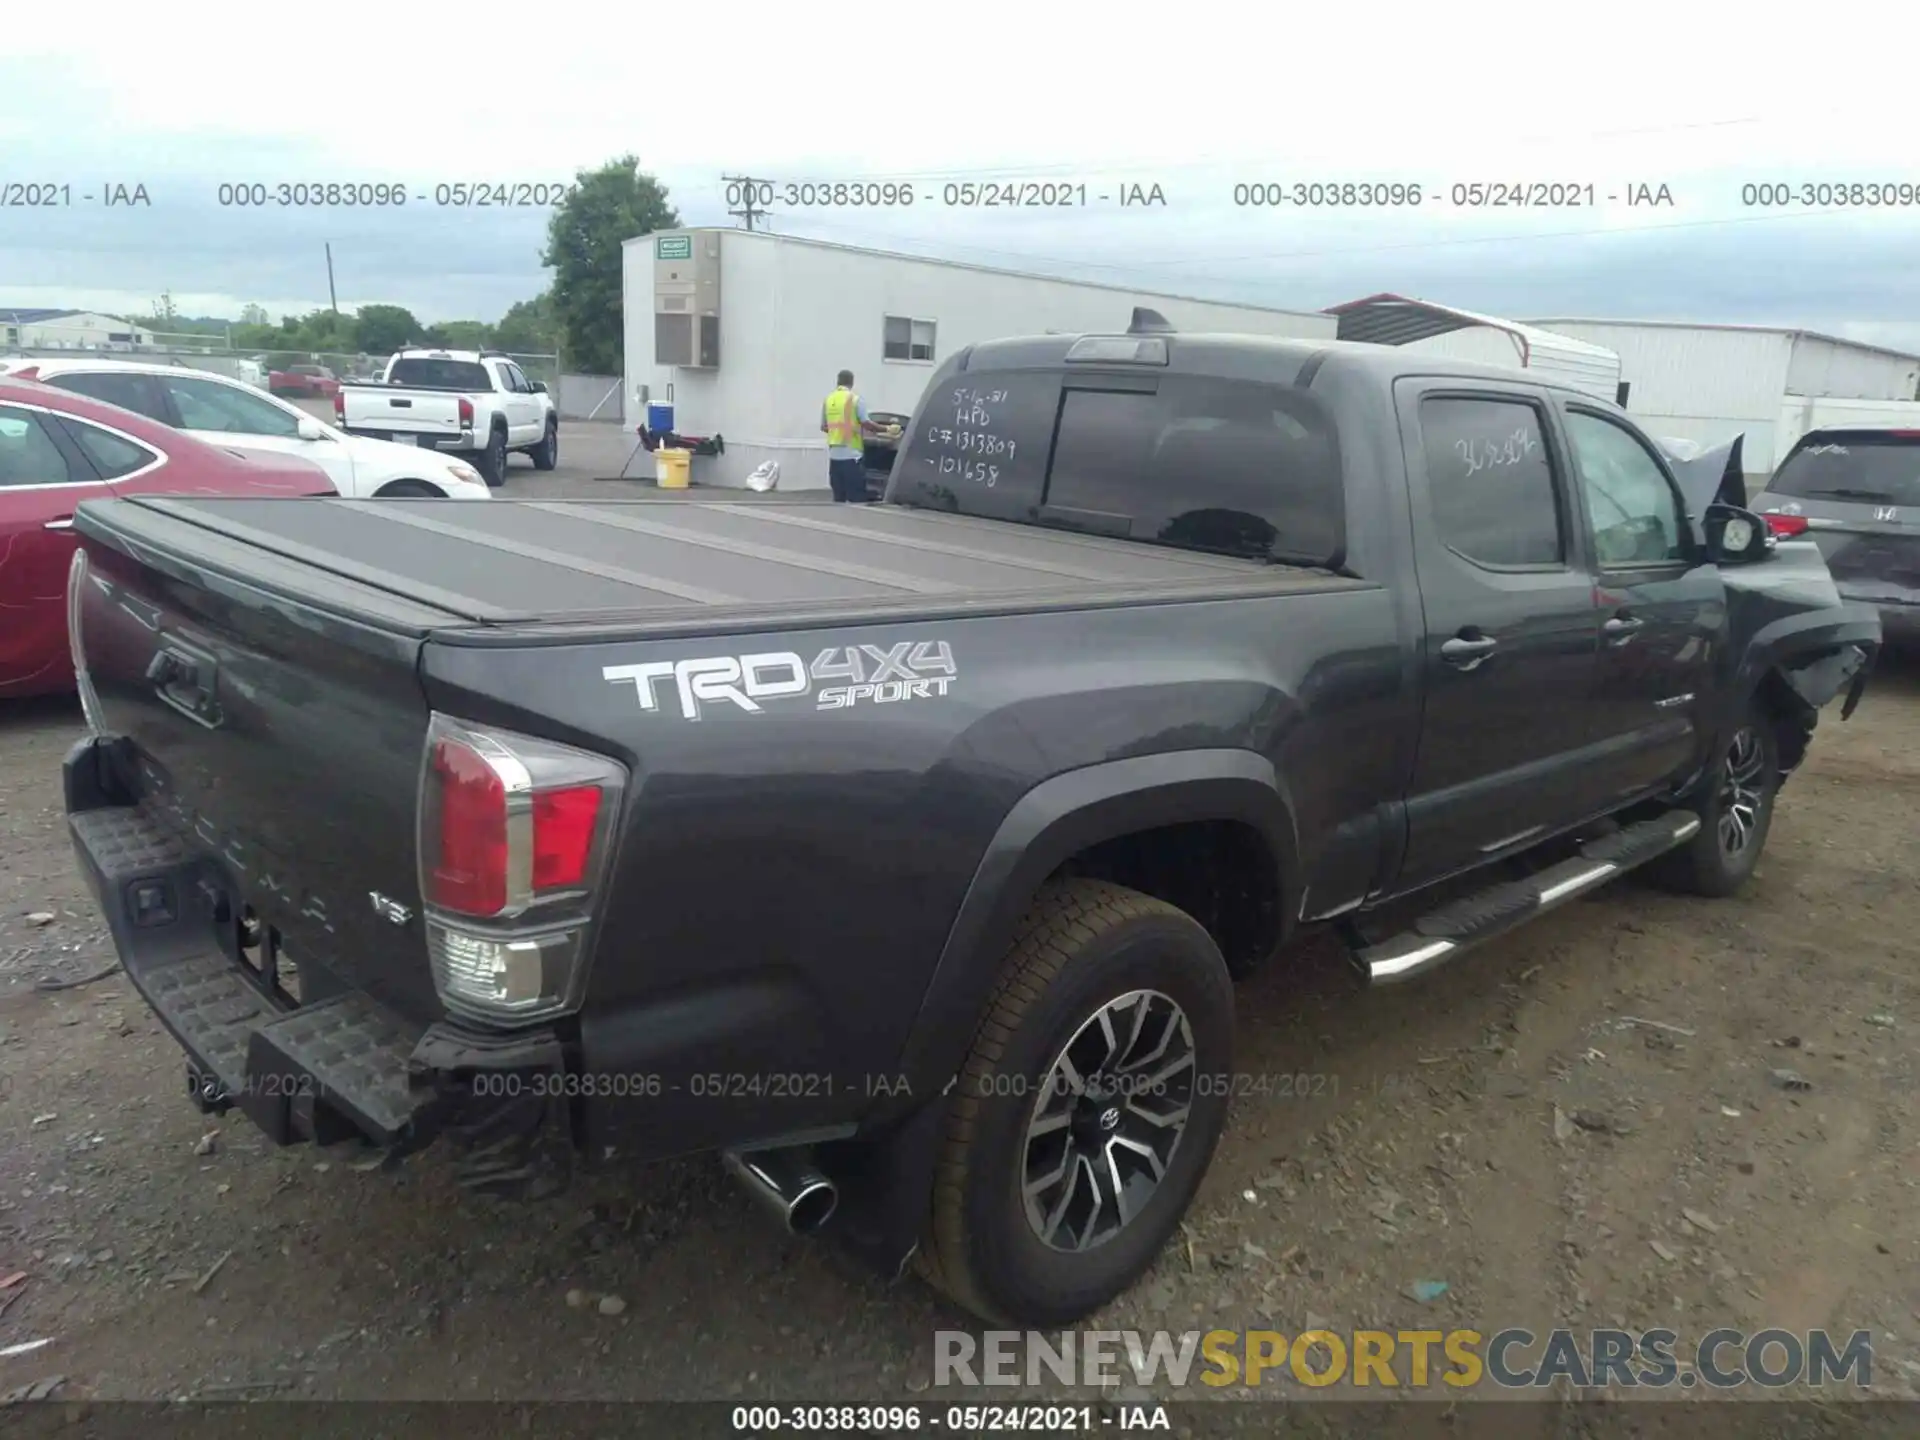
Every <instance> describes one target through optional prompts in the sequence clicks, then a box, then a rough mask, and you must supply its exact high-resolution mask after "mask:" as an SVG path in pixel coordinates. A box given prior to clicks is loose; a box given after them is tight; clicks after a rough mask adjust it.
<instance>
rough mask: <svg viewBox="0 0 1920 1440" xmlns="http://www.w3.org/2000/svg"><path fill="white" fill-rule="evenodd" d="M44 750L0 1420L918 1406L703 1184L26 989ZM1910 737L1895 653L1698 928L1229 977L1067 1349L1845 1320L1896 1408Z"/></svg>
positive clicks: (90, 935)
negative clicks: (214, 1076)
mask: <svg viewBox="0 0 1920 1440" xmlns="http://www.w3.org/2000/svg"><path fill="white" fill-rule="evenodd" d="M78 733H79V725H78V717H77V713H76V711H75V710H74V709H73V708H72V707H71V706H68V705H65V704H30V705H15V706H12V707H10V708H7V709H5V710H0V1308H3V1311H4V1315H3V1318H0V1348H4V1347H5V1346H6V1345H9V1344H12V1343H15V1342H20V1341H25V1340H31V1339H38V1338H41V1337H53V1338H54V1340H55V1343H54V1344H53V1345H51V1346H48V1347H46V1348H45V1349H42V1350H40V1351H38V1352H36V1353H33V1354H31V1355H24V1356H19V1357H16V1358H12V1359H0V1392H4V1391H6V1390H7V1389H9V1388H11V1387H14V1386H17V1385H24V1384H28V1383H31V1382H33V1381H35V1380H38V1379H40V1378H43V1377H50V1376H53V1375H61V1376H64V1377H66V1379H65V1386H64V1388H63V1389H62V1390H61V1392H60V1393H61V1394H62V1395H68V1396H95V1397H161V1396H186V1395H196V1394H198V1395H222V1396H232V1395H246V1396H255V1395H270V1394H281V1395H294V1396H316V1397H318V1396H328V1397H353V1398H373V1397H385V1398H394V1399H399V1398H406V1399H432V1398H497V1399H532V1398H536V1397H551V1398H580V1399H587V1398H604V1399H612V1398H636V1399H637V1398H725V1397H742V1396H744V1397H765V1398H775V1399H795V1398H814V1399H838V1400H861V1399H872V1400H897V1399H904V1398H908V1397H910V1396H913V1395H915V1394H919V1393H921V1392H924V1391H925V1389H926V1385H927V1380H928V1376H929V1373H930V1364H931V1356H932V1347H933V1332H934V1331H935V1330H936V1329H940V1328H951V1327H954V1326H956V1325H961V1324H964V1323H965V1322H963V1321H961V1320H960V1319H959V1318H958V1317H957V1316H956V1315H954V1314H953V1312H951V1311H948V1310H946V1309H944V1308H942V1307H941V1306H940V1305H939V1304H938V1303H936V1302H935V1301H934V1300H933V1299H932V1298H931V1297H930V1295H929V1293H928V1292H927V1291H925V1290H924V1289H922V1288H920V1287H919V1286H918V1284H917V1283H916V1282H908V1283H906V1284H904V1285H902V1286H900V1287H898V1288H896V1289H891V1290H890V1289H888V1288H886V1287H884V1286H883V1285H881V1284H880V1283H879V1282H878V1281H876V1280H874V1279H872V1278H869V1277H868V1276H867V1275H866V1274H865V1273H864V1272H862V1271H861V1270H859V1269H858V1268H857V1267H855V1266H854V1265H852V1264H851V1263H849V1262H845V1261H843V1260H841V1259H840V1258H838V1257H837V1256H836V1255H835V1254H833V1253H832V1252H830V1251H827V1250H824V1249H822V1248H820V1247H817V1246H812V1245H808V1244H804V1243H799V1242H790V1241H788V1240H787V1239H785V1238H784V1237H782V1236H780V1235H778V1234H776V1233H774V1231H773V1230H772V1229H771V1228H770V1226H769V1225H768V1224H767V1223H766V1222H765V1221H764V1220H763V1218H762V1217H761V1215H760V1214H759V1212H757V1211H755V1210H753V1209H751V1208H750V1207H749V1203H748V1201H747V1200H746V1199H745V1198H744V1197H743V1196H742V1195H740V1194H739V1193H737V1192H736V1190H735V1188H734V1186H733V1185H732V1183H731V1182H730V1181H728V1180H727V1179H726V1178H725V1177H724V1176H723V1175H722V1174H721V1173H720V1171H719V1168H718V1166H717V1165H715V1164H713V1163H711V1162H708V1161H700V1162H690V1163H686V1164H677V1165H669V1166H665V1167H660V1168H656V1169H652V1170H647V1171H641V1172H637V1173H623V1174H617V1175H611V1176H603V1177H597V1178H595V1179H594V1180H593V1181H592V1182H591V1183H590V1184H588V1185H587V1186H586V1187H585V1188H577V1189H576V1190H575V1191H573V1192H571V1193H569V1194H568V1195H567V1196H565V1197H563V1198H561V1199H559V1200H556V1201H551V1202H545V1203H542V1204H538V1205H534V1206H528V1207H508V1206H498V1205H494V1204H490V1203H488V1202H484V1201H476V1200H472V1199H469V1198H466V1197H464V1196H462V1195H461V1194H459V1193H456V1191H455V1189H454V1188H453V1186H452V1185H451V1184H450V1183H449V1179H448V1176H447V1174H446V1171H445V1168H444V1164H443V1162H442V1161H441V1160H440V1158H439V1157H437V1156H436V1155H435V1154H434V1153H432V1152H429V1153H427V1154H426V1155H424V1156H420V1157H416V1158H415V1159H413V1160H411V1161H408V1162H407V1163H405V1164H404V1165H400V1166H398V1167H394V1168H382V1167H381V1166H380V1164H379V1160H378V1157H377V1156H369V1155H368V1154H367V1153H366V1152H364V1151H360V1150H356V1149H351V1148H347V1147H335V1149H334V1150H333V1151H331V1152H326V1153H320V1152H316V1151H314V1150H312V1149H298V1148H296V1149H289V1150H275V1149H274V1148H273V1147H271V1146H270V1145H269V1144H268V1143H267V1142H266V1141H265V1140H264V1139H263V1138H262V1137H260V1136H259V1135H258V1134H257V1133H256V1132H254V1131H253V1130H252V1129H251V1128H250V1127H249V1126H248V1125H247V1124H246V1123H245V1122H244V1121H243V1120H241V1119H240V1118H239V1117H238V1115H237V1114H236V1115H230V1116H228V1117H226V1118H225V1120H224V1121H223V1122H221V1123H219V1124H218V1125H217V1126H216V1125H214V1124H210V1123H209V1122H207V1121H206V1120H204V1119H203V1118H202V1117H200V1116H199V1115H197V1114H196V1113H195V1112H194V1111H193V1110H192V1109H191V1108H190V1107H189V1105H188V1104H187V1102H186V1099H185V1097H184V1094H183V1086H182V1075H181V1061H180V1055H179V1051H178V1050H177V1049H176V1047H175V1046H174V1044H173V1043H172V1041H171V1040H170V1039H168V1038H167V1036H166V1035H165V1034H164V1033H163V1032H162V1031H161V1030H160V1028H159V1026H158V1025H157V1023H155V1022H154V1021H153V1020H152V1019H151V1017H150V1016H149V1014H148V1012H147V1011H146V1009H145V1007H144V1006H143V1005H142V1004H141V1003H140V1001H139V1000H138V998H137V997H136V996H135V995H134V994H133V992H132V991H131V989H130V987H129V986H128V985H127V983H126V981H125V979H124V978H123V977H121V976H119V975H117V974H116V975H110V976H109V977H107V978H105V979H102V980H99V981H97V982H95V983H92V984H87V985H84V986H80V987H78V988H72V989H67V990H61V991H48V990H44V989H41V988H39V985H38V982H42V981H47V980H61V979H67V980H74V979H81V978H84V977H86V976H89V975H92V974H94V973H96V972H98V971H99V970H100V969H101V968H102V966H103V965H104V964H106V963H107V962H109V961H110V959H111V952H110V948H109V946H108V944H107V942H106V939H105V935H104V927H103V926H102V924H101V922H100V921H99V919H98V918H97V916H96V913H95V910H94V907H93V905H92V904H91V902H90V901H89V900H88V899H87V898H86V895H85V893H84V891H83V890H82V887H81V885H80V882H79V881H78V879H77V877H76V873H75V868H74V864H73V861H72V858H71V855H70V852H69V850H68V846H67V841H66V839H65V832H64V825H63V821H62V817H61V812H60V801H59V794H58V762H59V759H60V756H61V754H62V752H63V750H64V748H65V747H66V746H67V744H68V743H69V742H70V741H71V740H72V739H73V738H74V737H75V736H76V735H77V734H78ZM1916 742H1920V664H1915V663H1914V662H1913V660H1912V659H1911V658H1908V659H1906V660H1904V661H1903V662H1901V663H1899V664H1897V665H1894V666H1891V667H1889V668H1888V669H1884V670H1883V672H1882V675H1881V677H1880V678H1879V680H1878V682H1877V684H1876V686H1875V688H1874V689H1873V690H1872V691H1871V692H1870V694H1869V698H1868V699H1867V701H1866V703H1865V704H1864V705H1863V706H1862V708H1861V710H1860V712H1859V713H1858V714H1857V715H1856V716H1855V718H1854V719H1853V721H1852V722H1851V723H1849V724H1847V725H1844V726H1843V725H1840V724H1838V723H1837V717H1834V716H1831V715H1830V716H1829V718H1828V719H1827V721H1826V722H1825V723H1824V724H1823V726H1822V730H1821V733H1820V734H1819V735H1818V736H1817V737H1816V740H1815V744H1814V748H1813V753H1812V757H1811V759H1810V761H1809V763H1808V765H1807V767H1806V768H1805V769H1804V770H1803V771H1802V772H1801V773H1800V774H1799V775H1797V776H1795V777H1794V778H1793V780H1792V781H1791V782H1790V783H1789V785H1788V787H1787V789H1786V792H1785V795H1784V797H1783V800H1782V803H1781V806H1780V809H1779V812H1778V815H1777V818H1776V821H1775V825H1774V829H1773V834H1772V840H1771V844H1770V847H1769V850H1768V853H1767V856H1766V858H1765V860H1764V861H1763V863H1762V866H1761V871H1760V874H1759V875H1758V877H1757V879H1756V881H1755V882H1754V884H1753V885H1752V886H1751V887H1750V889H1749V890H1748V892H1747V893H1746V895H1745V896H1744V897H1743V898H1741V899H1739V900H1735V901H1728V902H1719V903H1714V902H1706V901H1695V900H1686V899H1679V898H1674V897H1671V896H1667V895H1664V894H1660V893H1658V892H1655V891H1653V890H1651V889H1649V888H1646V887H1644V886H1641V885H1638V884H1636V883H1634V882H1632V881H1628V882H1626V883H1624V884H1622V885H1620V886H1617V887H1615V888H1613V889H1612V890H1609V891H1604V892H1602V893H1601V894H1600V895H1598V896H1597V897H1594V898H1592V899H1589V900H1587V901H1585V902H1582V903H1580V904H1577V905H1574V906H1570V907H1568V908H1567V909H1565V910H1562V911H1560V912H1559V913H1557V914H1556V915H1554V916H1551V917H1549V918H1548V919H1546V920H1544V921H1542V922H1541V923H1539V924H1538V925H1536V926H1534V927H1533V928H1532V929H1531V930H1529V931H1526V932H1523V933H1521V934H1520V935H1518V936H1516V937H1511V938H1509V939H1508V940H1507V941H1506V942H1504V943H1501V944H1498V945H1496V946H1493V947H1490V948H1489V949H1487V950H1485V951H1483V952H1481V953H1479V954H1477V955H1475V956H1473V957H1471V958H1469V959H1467V960H1464V961H1462V962H1461V963H1460V964H1459V965H1458V966H1456V967H1455V968H1454V969H1453V970H1451V971H1448V972H1442V973H1441V974H1439V975H1437V976H1435V977H1434V978H1433V979H1432V980H1431V981H1430V982H1428V983H1424V984H1421V985H1418V986H1414V987H1409V988H1406V989H1403V990H1401V991H1399V992H1389V993H1384V994H1377V995H1367V994H1364V993H1362V992H1361V991H1360V989H1359V987H1358V985H1357V983H1356V982H1355V981H1354V980H1352V979H1351V978H1350V977H1349V975H1348V972H1347V970H1346V969H1345V968H1344V966H1343V963H1342V962H1341V960H1340V959H1339V957H1338V955H1337V953H1336V952H1335V950H1334V949H1333V948H1332V946H1331V945H1329V944H1326V943H1324V942H1320V943H1316V944H1313V945H1310V946H1308V947H1307V948H1306V949H1305V950H1304V951H1303V952H1302V953H1300V954H1299V955H1298V956H1296V957H1295V958H1294V960H1293V962H1292V963H1291V964H1289V965H1287V966H1285V967H1283V968H1279V969H1276V970H1274V971H1273V972H1271V973H1269V974H1268V975H1266V976H1265V977H1264V978H1262V979H1260V980H1257V981H1255V982H1253V983H1252V984H1251V985H1249V986H1248V987H1246V989H1245V990H1244V993H1243V997H1242V1010H1241V1062H1242V1065H1243V1068H1244V1070H1245V1071H1246V1072H1247V1074H1248V1075H1250V1076H1252V1077H1255V1078H1254V1080H1253V1081H1251V1082H1250V1085H1251V1086H1252V1087H1253V1088H1254V1090H1255V1091H1256V1092H1257V1093H1250V1094H1248V1095H1247V1096H1246V1097H1245V1098H1243V1099H1242V1100H1240V1101H1239V1102H1237V1105H1236V1110H1235V1114H1234V1117H1233V1120H1232V1123H1231V1128H1230V1131H1229V1135H1228V1138H1227V1140H1226V1141H1225V1142H1224V1144H1223V1147H1222V1150H1221V1152H1220V1155H1219V1158H1218V1159H1217V1161H1216V1162H1215V1165H1214V1168H1213V1172H1212V1174H1211V1176H1210V1178H1209V1179H1208V1182H1207V1184H1206V1186H1205V1189H1204V1190H1203V1192H1202V1195H1201V1197H1200V1199H1199V1201H1198V1202H1197V1205H1196V1207H1195V1210H1194V1212H1193V1214H1192V1215H1191V1216H1190V1219H1189V1225H1188V1232H1189V1233H1188V1236H1187V1237H1186V1239H1185V1240H1184V1241H1183V1242H1182V1243H1180V1244H1177V1245H1176V1246H1175V1247H1173V1248H1172V1249H1171V1250H1170V1251H1169V1252H1168V1253H1167V1254H1166V1255H1165V1256H1164V1257H1163V1258H1162V1260H1161V1262H1160V1263H1159V1265H1158V1266H1157V1267H1156V1269H1155V1271H1154V1272H1153V1273H1151V1274H1150V1275H1149V1276H1148V1277H1147V1278H1146V1279H1145V1280H1144V1281H1143V1282H1142V1283H1141V1284H1140V1285H1139V1286H1138V1287H1137V1288H1136V1289H1135V1290H1134V1291H1133V1292H1131V1293H1130V1294H1129V1295H1127V1296H1125V1297H1124V1298H1123V1299H1122V1300H1121V1301H1120V1302H1118V1303H1117V1304H1115V1305H1114V1306H1113V1307H1111V1309H1110V1312H1109V1313H1108V1314H1106V1315H1104V1316H1102V1317H1100V1318H1099V1321H1098V1322H1097V1323H1098V1324H1099V1325H1100V1326H1102V1327H1103V1328H1113V1329H1126V1328H1141V1329H1146V1328H1154V1327H1161V1326H1165V1327H1168V1328H1172V1329H1176V1330H1186V1329H1196V1328H1197V1329H1205V1328H1212V1327H1216V1326H1218V1327H1271V1328H1276V1329H1279V1330H1282V1331H1286V1332H1289V1333H1292V1332H1296V1331H1298V1330H1300V1329H1302V1328H1307V1327H1309V1326H1317V1325H1326V1326H1329V1327H1331V1328H1334V1329H1344V1328H1347V1327H1353V1326H1375V1325H1377V1326H1381V1327H1384V1328H1440V1329H1445V1328H1449V1327H1451V1326H1455V1325H1471V1326H1473V1327H1475V1328H1478V1329H1480V1330H1482V1331H1483V1332H1484V1331H1491V1330H1493V1329H1497V1328H1500V1327H1503V1326H1507V1325H1525V1326H1528V1327H1530V1328H1533V1329H1535V1330H1536V1331H1539V1330H1543V1329H1546V1328H1549V1327H1550V1326H1551V1325H1553V1324H1554V1323H1564V1324H1569V1325H1572V1326H1575V1327H1577V1328H1579V1329H1581V1330H1585V1329H1587V1328H1590V1327H1593V1326H1600V1325H1608V1324H1619V1325H1624V1326H1628V1327H1638V1326H1645V1325H1655V1324H1662V1323H1664V1324H1668V1325H1671V1326H1672V1327H1673V1328H1674V1329H1676V1330H1678V1331H1680V1332H1681V1334H1682V1336H1683V1337H1685V1336H1693V1337H1697V1336H1698V1335H1699V1334H1701V1333H1702V1332H1704V1331H1706V1330H1708V1329H1710V1328H1713V1327H1714V1326H1717V1325H1730V1326H1737V1327H1742V1328H1745V1329H1747V1330H1750V1331H1751V1330H1755V1329H1759V1328H1762V1327H1764V1326H1769V1325H1773V1326H1781V1327H1785V1328H1788V1329H1802V1330H1803V1329H1805V1328H1808V1327H1814V1326H1820V1325H1826V1326H1829V1327H1834V1328H1836V1329H1838V1330H1840V1331H1842V1332H1845V1331H1850V1330H1852V1329H1854V1328H1865V1329H1870V1330H1872V1331H1873V1332H1874V1334H1875V1357H1874V1379H1875V1389H1876V1391H1879V1392H1880V1393H1883V1394H1886V1393H1891V1394H1894V1395H1903V1394H1912V1393H1913V1391H1912V1388H1911V1382H1912V1381H1913V1380H1914V1379H1915V1378H1916V1377H1920V1209H1917V1208H1916V1206H1915V1203H1914V1190H1915V1184H1916V1181H1917V1180H1920V1149H1916V1144H1915V1142H1916V1138H1920V1127H1917V1126H1916V1123H1915V1120H1914V1116H1913V1109H1912V1099H1913V1091H1914V1083H1915V1079H1916V1075H1920V887H1916V885H1915V883H1914V869H1913V845H1914V842H1915V838H1916V834H1917V833H1920V821H1917V820H1916V815H1920V743H1916ZM49 915H50V916H51V917H52V918H51V919H47V918H45V917H47V916H49ZM1788 1071H1791V1072H1793V1074H1794V1075H1795V1076H1797V1077H1800V1078H1799V1081H1798V1082H1797V1083H1798V1084H1803V1085H1804V1086H1806V1087H1807V1088H1804V1089H1802V1088H1797V1085H1796V1088H1784V1087H1783V1084H1782V1080H1783V1074H1782V1073H1776V1072H1788ZM1274 1077H1288V1078H1285V1079H1280V1078H1274ZM1292 1077H1304V1079H1296V1078H1292ZM1302 1091H1304V1092H1306V1093H1305V1095H1304V1096H1303V1095H1302V1094H1301V1093H1300V1092H1302ZM208 1136H211V1137H212V1138H211V1139H207V1138H203V1137H208ZM1689 1216H1692V1217H1698V1218H1692V1219H1690V1218H1688V1217H1689ZM15 1272H24V1273H25V1277H26V1278H25V1279H23V1280H20V1281H18V1282H16V1283H13V1284H11V1285H8V1284H6V1281H7V1280H8V1278H9V1277H10V1276H12V1275H13V1274H14V1273H15ZM1423 1281H1428V1282H1441V1281H1444V1282H1445V1283H1446V1286H1447V1289H1446V1290H1445V1292H1444V1293H1443V1294H1441V1295H1439V1296H1438V1298H1433V1299H1429V1300H1427V1301H1425V1302H1424V1303H1423V1302H1422V1301H1420V1300H1416V1299H1414V1298H1410V1297H1411V1296H1412V1295H1413V1294H1415V1293H1423V1292H1421V1291H1420V1290H1419V1287H1418V1286H1417V1283H1416V1282H1423ZM1431 1288H1432V1287H1431V1286H1429V1287H1427V1291H1426V1292H1425V1293H1430V1291H1431ZM569 1292H583V1293H578V1294H574V1295H572V1296H571V1298H570V1293H569ZM601 1296H614V1297H618V1300H619V1301H620V1302H624V1304H623V1306H622V1305H620V1304H615V1303H612V1302H609V1303H607V1304H606V1305H605V1306H604V1307H603V1306H602V1305H601V1303H600V1297H601ZM603 1310H604V1311H609V1312H616V1313H603ZM1263 1393H1271V1387H1263ZM1291 1393H1293V1394H1294V1395H1299V1394H1303V1393H1306V1392H1303V1391H1301V1390H1300V1389H1299V1388H1298V1387H1293V1388H1292V1391H1291ZM934 1398H942V1397H934ZM990 1398H994V1399H1005V1398H1007V1396H1006V1392H1000V1393H999V1394H998V1395H994V1396H992V1397H990ZM1209 1398H1211V1397H1209Z"/></svg>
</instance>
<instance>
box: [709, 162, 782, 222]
mask: <svg viewBox="0 0 1920 1440" xmlns="http://www.w3.org/2000/svg"><path fill="white" fill-rule="evenodd" d="M720 179H721V181H722V182H723V183H725V184H728V185H738V186H739V187H740V190H739V194H740V208H739V209H738V210H729V211H727V213H728V214H729V215H732V216H734V217H735V218H737V219H739V220H743V221H745V222H746V226H747V229H749V230H751V229H753V222H754V221H755V220H757V219H758V218H759V217H760V216H762V215H764V214H766V213H767V212H766V211H765V210H764V209H762V208H761V207H760V206H759V205H758V204H756V203H755V202H756V201H757V200H758V199H759V197H760V187H761V186H763V185H764V186H766V188H767V193H768V195H771V194H772V193H773V182H772V181H771V180H756V179H754V178H753V177H752V176H751V175H722V176H721V177H720Z"/></svg>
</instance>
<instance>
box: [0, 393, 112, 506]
mask: <svg viewBox="0 0 1920 1440" xmlns="http://www.w3.org/2000/svg"><path fill="white" fill-rule="evenodd" d="M46 420H47V417H46V416H45V415H41V414H38V413H36V412H35V411H32V410H22V409H19V408H17V407H15V406H12V405H0V490H4V489H10V488H12V487H13V486H16V485H63V484H65V483H67V482H68V481H70V480H77V479H82V478H86V479H91V478H92V477H91V476H86V477H81V476H77V475H74V474H72V473H71V472H70V471H69V470H68V469H67V457H66V456H65V455H63V454H61V453H60V447H59V446H58V445H56V444H55V443H54V440H53V436H51V435H49V434H48V433H47V430H46Z"/></svg>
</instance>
